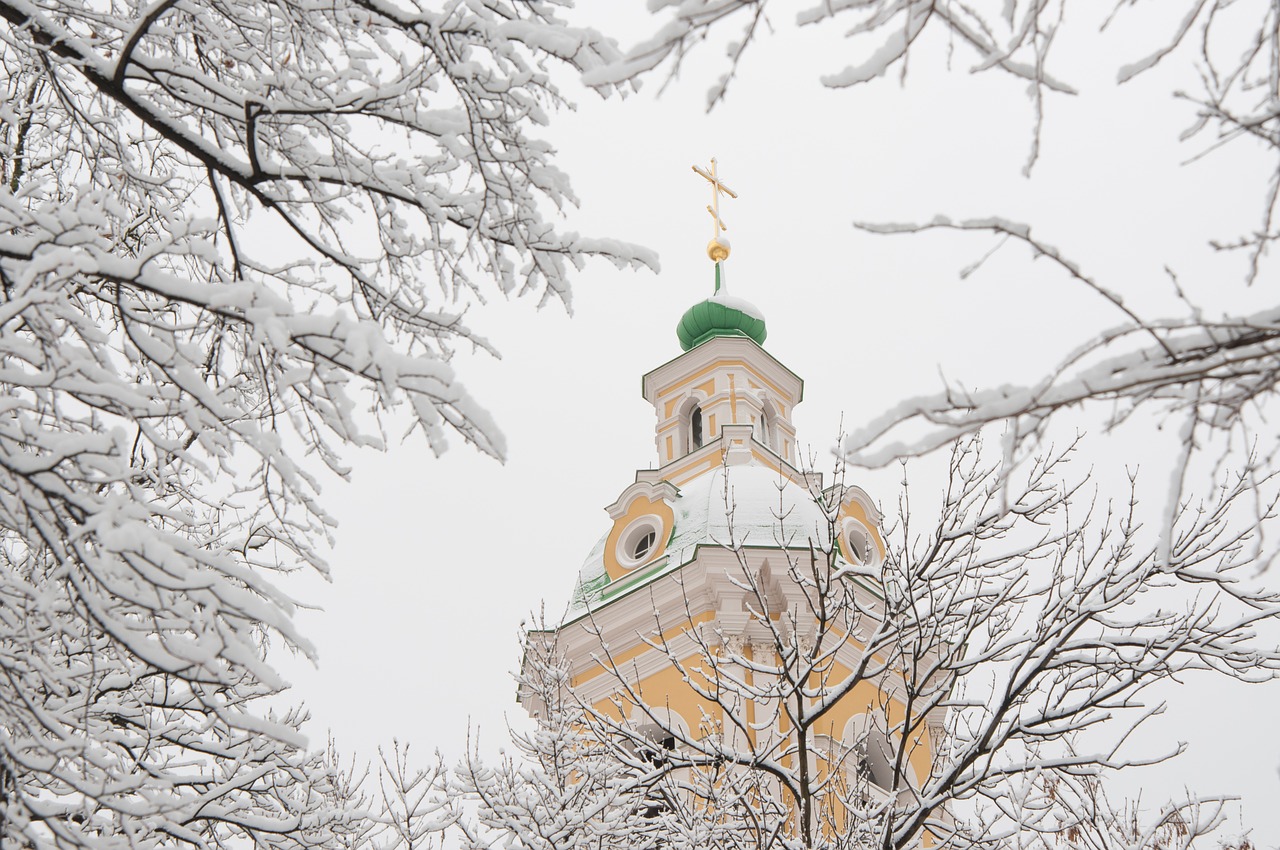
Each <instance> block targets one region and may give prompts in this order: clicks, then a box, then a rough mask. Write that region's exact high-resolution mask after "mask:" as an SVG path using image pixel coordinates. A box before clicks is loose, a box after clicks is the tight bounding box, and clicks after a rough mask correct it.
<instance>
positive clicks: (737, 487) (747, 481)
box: [564, 462, 830, 623]
mask: <svg viewBox="0 0 1280 850" xmlns="http://www.w3.org/2000/svg"><path fill="white" fill-rule="evenodd" d="M726 481H727V483H728V490H727V492H726V487H725V484H726ZM669 504H670V505H671V508H672V512H673V513H674V515H675V529H674V533H673V534H672V537H671V542H670V544H669V545H668V546H667V551H666V555H665V557H666V558H667V563H666V566H665V567H663V568H662V569H661V570H659V571H658V572H656V573H654V575H653V576H651V577H649V578H648V579H647V580H646V581H644V582H642V583H640V584H638V585H636V586H637V587H643V586H644V585H645V584H648V583H649V582H651V581H653V580H655V579H659V578H661V577H662V576H665V575H668V574H669V573H671V572H673V571H674V570H677V569H679V568H680V567H681V566H683V565H685V564H687V563H689V562H690V561H692V560H693V559H694V558H695V557H696V556H697V551H698V547H699V546H723V545H729V544H731V543H733V542H737V543H740V544H742V545H743V546H749V547H753V546H769V547H780V546H789V547H797V548H807V547H808V546H809V544H810V543H811V542H812V543H814V544H816V545H819V546H825V545H826V544H827V543H829V540H830V527H829V525H828V523H827V518H826V515H825V514H824V513H823V511H822V509H821V508H820V507H819V506H818V504H817V503H815V502H814V500H813V497H812V496H811V495H810V493H809V491H808V490H807V489H806V488H805V487H804V486H802V485H800V484H796V483H795V482H794V481H792V480H791V479H789V478H787V477H785V476H783V475H780V474H779V473H778V472H777V471H776V470H773V469H770V468H769V467H766V466H762V465H759V464H757V463H755V462H752V463H750V464H745V465H742V466H729V467H724V466H721V467H718V468H716V469H714V470H712V471H711V472H708V473H706V474H705V475H702V476H700V477H698V478H696V479H694V480H693V481H690V482H689V483H688V484H686V485H685V486H684V487H682V488H680V495H679V496H677V497H676V498H675V500H674V501H671V502H669ZM730 511H731V512H732V514H731V515H730ZM731 524H732V533H730V525H731ZM604 543H605V538H601V540H600V542H599V543H597V544H596V546H595V548H594V549H592V551H591V554H590V555H588V556H587V559H586V562H585V563H584V564H583V565H582V569H581V571H580V572H579V573H578V580H577V583H576V584H575V586H574V591H573V597H572V599H571V601H570V603H569V609H568V612H567V613H566V615H565V619H564V622H565V623H569V622H571V621H573V620H576V619H577V618H579V617H580V616H582V615H583V614H585V613H587V611H588V610H589V609H591V608H594V607H596V603H597V602H598V600H599V599H600V598H601V595H602V594H603V593H604V591H605V589H606V588H607V587H608V586H609V583H610V581H609V575H608V573H607V572H605V568H604Z"/></svg>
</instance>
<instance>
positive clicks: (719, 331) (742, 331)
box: [676, 292, 768, 351]
mask: <svg viewBox="0 0 1280 850" xmlns="http://www.w3.org/2000/svg"><path fill="white" fill-rule="evenodd" d="M676 336H677V337H678V338H679V340H680V347H681V348H682V349H684V350H685V351H688V350H689V349H691V348H693V347H694V346H697V345H701V344H702V343H704V342H706V341H707V340H709V339H711V338H712V337H717V336H745V337H748V338H750V339H753V340H755V342H756V345H764V341H765V337H767V336H768V332H767V331H766V329H765V324H764V316H762V315H760V311H759V310H757V309H756V308H755V305H753V304H751V303H749V302H747V301H743V300H742V299H741V298H730V297H729V296H727V295H722V294H720V293H718V292H717V293H716V294H715V295H712V296H711V297H710V298H707V299H704V300H702V301H699V302H698V303H697V304H694V305H693V306H692V307H690V308H689V309H688V310H685V312H684V315H683V316H681V317H680V324H678V325H676Z"/></svg>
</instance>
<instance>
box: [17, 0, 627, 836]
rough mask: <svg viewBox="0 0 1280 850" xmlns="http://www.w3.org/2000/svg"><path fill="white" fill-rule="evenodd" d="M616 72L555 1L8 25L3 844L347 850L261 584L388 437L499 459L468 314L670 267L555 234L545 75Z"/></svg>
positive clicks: (40, 18)
mask: <svg viewBox="0 0 1280 850" xmlns="http://www.w3.org/2000/svg"><path fill="white" fill-rule="evenodd" d="M611 50H612V49H611V48H610V47H609V45H608V44H607V43H606V42H604V41H603V40H601V39H600V38H598V37H597V36H596V35H595V34H593V33H592V32H589V31H585V30H578V29H573V28H571V27H568V26H566V25H564V24H562V23H561V22H560V21H559V20H558V19H557V18H556V16H555V12H554V9H553V7H552V5H551V4H544V3H540V2H534V3H527V2H519V3H508V2H489V3H483V4H472V3H446V4H421V5H416V4H413V3H384V2H380V0H351V2H345V1H344V0H340V1H339V2H334V3H322V4H315V3H307V2H291V0H286V1H285V2H273V3H265V4H264V3H247V2H238V0H226V2H219V1H218V0H215V2H190V1H189V0H159V1H158V2H154V3H145V4H144V3H134V2H107V3H96V2H41V0H30V2H29V0H4V2H0V88H2V89H3V91H4V96H3V97H2V98H0V174H2V176H3V181H2V183H0V397H2V398H3V399H4V402H3V407H4V412H3V415H0V560H2V561H3V569H0V844H3V845H4V846H5V847H29V846H39V847H46V846H48V847H82V846H83V847H122V846H128V847H154V846H162V845H163V846H170V845H174V846H177V845H189V846H193V847H210V846H226V842H232V843H234V842H236V841H246V842H249V843H252V844H253V845H254V846H256V847H295V846H298V847H301V846H328V845H331V844H333V843H335V842H342V841H346V840H347V839H348V838H350V836H351V834H352V833H351V830H352V829H354V828H355V827H353V826H352V824H351V815H350V811H349V806H348V805H347V803H344V802H342V800H343V791H342V789H341V788H340V787H338V786H337V785H336V784H335V779H334V774H333V773H332V771H331V769H330V768H329V767H328V766H326V765H325V763H324V760H323V758H321V757H320V756H318V755H313V754H311V753H309V751H308V749H307V747H306V745H305V739H304V738H302V736H301V735H300V734H299V733H298V725H299V723H300V722H301V720H302V716H301V715H300V714H299V713H298V712H288V713H285V714H283V715H281V714H277V713H274V712H273V711H272V710H270V709H269V708H268V703H267V702H264V698H266V697H271V696H273V695H276V694H278V693H279V692H280V691H281V690H282V688H283V687H284V683H283V682H282V681H281V680H280V679H279V677H278V676H277V675H276V674H275V672H274V671H273V670H272V667H271V665H270V664H269V663H268V662H267V660H266V647H267V644H268V643H269V642H275V643H276V644H277V645H284V646H287V647H290V648H292V649H294V650H298V651H301V652H303V653H310V652H311V649H310V646H309V644H308V643H307V641H306V640H305V639H304V638H303V637H302V636H301V635H299V634H298V633H297V631H296V630H295V628H294V627H293V625H292V624H291V621H290V612H291V610H292V608H293V601H292V600H291V599H290V598H289V596H288V595H287V594H286V593H285V592H283V591H282V590H280V589H279V588H277V587H276V586H275V584H274V583H273V577H274V576H276V575H278V574H281V573H285V572H288V571H290V570H294V569H299V568H310V569H315V570H319V571H321V572H324V571H326V569H327V568H326V566H325V564H324V561H323V559H322V557H321V555H320V553H319V551H318V548H317V547H318V545H319V544H320V543H321V541H322V539H323V537H324V535H326V534H327V531H328V527H329V525H330V524H331V519H330V517H329V515H328V514H327V513H326V512H325V509H324V507H323V505H322V504H321V502H320V501H319V499H318V492H319V486H320V480H321V479H320V478H319V477H317V476H318V475H321V474H323V473H324V471H325V470H326V468H327V470H329V471H331V472H335V473H337V474H339V475H345V472H346V470H345V467H344V465H343V461H342V459H341V455H340V451H341V448H342V447H343V446H346V445H381V444H382V442H383V439H382V435H381V433H380V431H381V426H380V424H379V422H380V419H379V416H380V414H381V412H382V411H384V410H386V409H388V408H390V407H392V406H394V405H398V404H407V407H408V409H409V412H410V417H411V422H412V428H414V429H417V430H419V431H421V432H422V433H423V434H424V435H425V437H426V439H427V440H428V442H429V443H430V445H431V446H432V447H433V448H434V449H435V450H437V451H439V450H442V449H443V448H444V447H445V444H446V436H447V432H449V431H453V432H455V433H457V434H459V435H461V437H462V438H463V439H464V440H466V441H467V442H470V443H472V444H474V445H476V446H477V447H478V448H479V449H480V450H481V451H485V452H488V453H491V454H494V455H500V454H501V453H502V450H503V444H502V439H501V436H500V434H499V433H498V431H497V430H496V428H495V427H494V425H493V423H492V422H491V421H490V419H489V417H488V416H487V414H486V413H485V411H484V410H483V408H482V407H480V406H479V405H477V404H476V403H475V401H474V400H473V399H472V398H471V397H470V396H468V395H467V393H466V392H465V391H464V390H463V389H462V387H461V386H460V385H459V384H458V383H457V381H456V380H455V377H454V374H453V372H452V370H451V369H450V367H449V365H448V362H447V361H448V359H449V356H450V353H451V352H452V350H453V349H454V347H455V346H459V345H463V346H480V347H483V348H488V347H489V343H487V342H486V341H485V340H484V339H483V338H482V337H480V336H478V335H476V334H474V333H473V332H472V331H470V330H469V329H468V328H467V327H466V326H465V325H464V324H463V323H462V317H461V312H462V310H463V309H464V308H465V304H466V303H467V302H468V301H469V300H470V301H474V300H478V299H482V298H483V294H484V293H485V292H491V293H494V294H499V293H529V294H531V295H532V296H534V297H535V298H536V299H538V300H539V301H541V302H546V301H548V300H562V299H564V298H566V294H567V285H568V284H567V275H568V273H569V272H570V270H571V269H572V268H575V267H577V266H579V265H581V264H582V263H583V262H584V261H585V259H586V258H588V257H591V256H603V257H606V258H608V259H610V260H612V261H614V262H618V263H640V262H652V261H651V259H650V258H648V257H646V256H645V255H642V254H641V253H639V252H637V251H635V250H633V249H631V248H629V247H628V246H625V245H622V244H619V243H612V242H607V243H606V242H597V241H593V240H591V239H587V238H583V237H579V236H577V235H576V234H571V233H561V232H558V231H557V229H556V228H555V226H554V224H553V223H552V222H551V221H549V220H548V218H547V217H546V215H544V211H545V210H550V209H554V208H556V207H559V206H561V205H564V204H571V203H573V202H574V198H573V195H572V193H571V191H570V189H569V187H568V184H567V182H566V180H565V179H564V176H563V175H562V174H561V173H560V172H559V171H558V170H557V169H556V168H555V165H554V164H553V162H552V161H551V158H550V151H549V148H548V146H547V145H546V144H545V143H543V142H541V141H540V140H539V139H538V138H537V137H536V135H534V132H535V131H536V128H537V127H538V126H539V125H541V124H543V123H544V122H546V121H547V120H548V112H549V110H551V109H553V108H555V107H556V106H557V105H558V104H559V103H560V102H561V97H560V95H559V93H558V91H557V90H556V88H555V87H554V86H553V85H552V84H551V82H550V80H549V78H548V73H549V72H548V68H547V66H548V65H549V64H562V63H568V64H570V65H572V66H574V67H576V68H578V69H580V70H585V69H588V68H590V67H592V66H593V65H594V64H596V63H598V62H599V61H600V60H601V59H607V58H609V57H610V56H611V55H612V53H611ZM274 704H276V705H279V703H278V702H277V703H274Z"/></svg>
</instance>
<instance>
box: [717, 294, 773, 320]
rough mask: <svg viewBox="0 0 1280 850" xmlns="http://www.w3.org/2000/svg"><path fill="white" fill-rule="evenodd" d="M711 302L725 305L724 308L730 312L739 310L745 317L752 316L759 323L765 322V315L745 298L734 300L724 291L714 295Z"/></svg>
mask: <svg viewBox="0 0 1280 850" xmlns="http://www.w3.org/2000/svg"><path fill="white" fill-rule="evenodd" d="M711 300H712V301H715V302H716V303H717V304H723V305H724V306H726V307H728V308H729V309H730V310H737V311H738V312H739V313H742V314H743V315H745V316H750V317H751V318H753V319H755V320H756V321H759V322H763V321H764V313H761V312H760V308H759V307H757V306H756V305H754V304H752V303H751V302H750V301H748V300H746V299H745V298H734V297H733V296H732V295H726V294H725V292H724V290H723V289H722V290H720V291H719V292H717V293H716V294H715V295H712V296H711Z"/></svg>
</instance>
